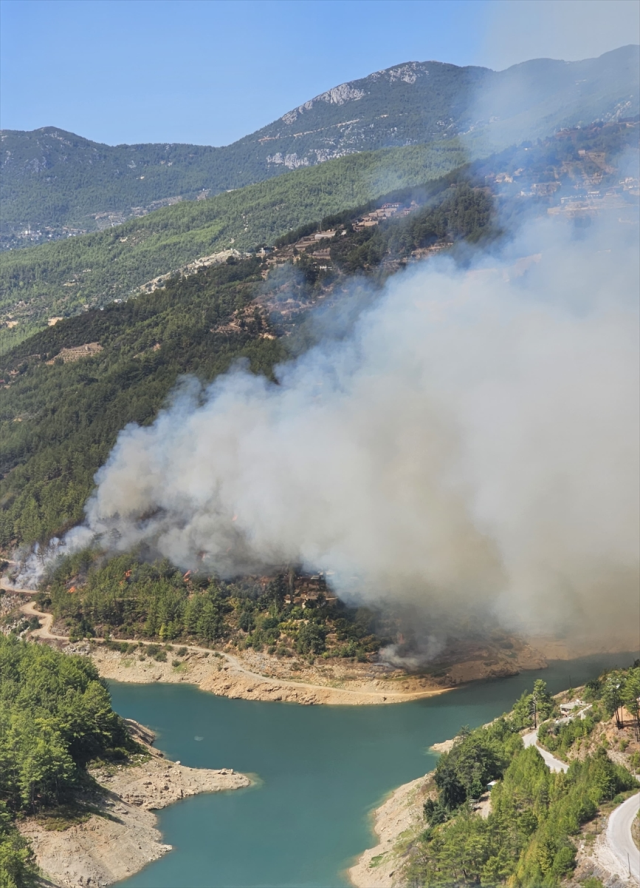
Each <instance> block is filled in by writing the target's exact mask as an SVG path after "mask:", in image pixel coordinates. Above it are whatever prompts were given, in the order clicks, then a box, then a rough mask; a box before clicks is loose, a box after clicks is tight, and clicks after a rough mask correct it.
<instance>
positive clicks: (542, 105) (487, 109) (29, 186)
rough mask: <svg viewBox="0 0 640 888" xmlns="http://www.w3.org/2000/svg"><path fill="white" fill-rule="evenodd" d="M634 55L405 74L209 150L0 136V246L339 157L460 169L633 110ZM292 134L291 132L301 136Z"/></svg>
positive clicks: (435, 66)
mask: <svg viewBox="0 0 640 888" xmlns="http://www.w3.org/2000/svg"><path fill="white" fill-rule="evenodd" d="M639 72H640V47H638V46H635V45H631V44H630V45H628V46H626V47H620V48H619V49H616V50H613V51H611V52H609V53H605V54H603V55H602V56H600V57H598V58H597V59H586V60H582V61H578V62H563V61H558V60H553V59H532V60H529V61H527V62H522V63H520V64H519V65H514V66H511V67H510V68H507V69H505V70H504V71H501V72H495V71H491V70H490V69H489V68H481V67H478V66H466V67H460V66H456V65H451V64H449V63H447V62H436V61H429V62H405V63H401V64H399V65H394V66H392V67H390V68H386V69H382V70H381V71H376V72H373V73H372V74H369V75H367V76H366V77H363V78H360V79H356V80H352V81H347V82H345V83H342V84H339V85H338V86H336V87H332V88H331V89H329V90H325V91H324V92H322V93H319V94H318V95H316V96H314V97H313V98H312V99H309V100H308V101H307V102H304V103H302V104H301V105H298V106H297V107H295V108H293V109H291V110H289V111H287V112H286V113H285V114H283V115H282V116H281V117H279V118H278V119H277V120H275V121H273V122H272V123H270V124H267V125H266V126H264V127H262V128H260V129H258V130H256V131H255V132H254V133H250V134H248V135H247V136H244V137H243V138H241V139H239V140H237V141H236V142H233V143H231V144H230V145H227V146H222V147H210V146H198V145H188V144H181V143H156V144H146V143H139V144H134V145H116V146H109V145H105V144H102V143H98V142H93V141H91V140H89V139H85V138H84V137H82V136H78V135H76V134H74V133H69V132H67V131H65V130H61V129H58V128H56V127H42V128H40V129H37V130H32V131H29V132H25V131H19V130H4V131H2V133H0V143H1V145H2V148H1V152H0V169H1V170H2V182H1V186H2V191H1V192H0V193H1V196H2V216H1V218H0V235H1V238H0V239H1V240H2V243H3V246H4V247H5V248H12V247H17V246H24V245H28V244H31V243H40V242H42V241H44V240H51V239H55V238H58V237H66V236H69V235H70V234H78V233H84V232H87V231H91V230H100V229H101V228H106V227H111V226H112V225H114V224H119V223H121V222H124V221H126V219H128V218H131V217H135V216H140V215H145V214H146V213H148V212H150V211H153V210H155V209H157V208H159V207H161V206H165V205H167V204H169V203H177V202H180V201H182V200H193V199H195V198H198V197H199V198H201V199H202V198H206V197H209V196H213V195H215V194H217V193H221V192H223V191H227V190H235V189H237V188H240V187H244V186H246V185H248V184H255V183H257V182H261V181H265V180H266V179H269V178H272V177H274V176H277V175H280V174H281V173H285V172H288V171H289V170H292V169H297V168H299V167H302V166H314V165H317V164H320V163H323V162H325V161H327V160H330V159H336V158H340V157H343V156H345V155H347V154H354V153H361V152H363V151H371V150H378V149H380V148H389V147H403V146H406V145H413V144H431V143H440V142H446V141H450V140H452V139H461V140H463V141H464V144H465V147H466V150H467V151H468V152H469V156H470V158H474V157H478V156H483V155H486V154H489V153H492V152H494V151H496V150H501V149H503V148H505V147H507V146H508V145H509V144H513V143H516V142H518V141H523V140H524V139H535V138H538V137H543V136H547V135H550V134H551V133H552V132H553V131H554V130H555V129H558V128H561V127H563V126H575V125H579V124H580V123H583V124H584V123H591V122H592V121H593V120H595V119H600V118H601V119H605V120H608V119H615V118H616V116H617V117H619V116H631V115H633V114H635V113H637V112H638V110H640V104H639V97H638V86H637V83H638V76H639ZM301 126H302V127H304V128H303V129H300V127H301Z"/></svg>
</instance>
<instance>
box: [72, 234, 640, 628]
mask: <svg viewBox="0 0 640 888" xmlns="http://www.w3.org/2000/svg"><path fill="white" fill-rule="evenodd" d="M620 228H621V231H620V233H616V234H615V237H614V240H613V246H611V244H609V245H607V247H606V249H603V233H602V231H600V230H599V229H598V228H597V226H593V227H592V228H591V230H590V233H589V234H588V235H587V236H583V237H582V239H578V240H577V239H575V238H574V237H573V235H572V232H571V230H570V228H569V227H568V226H565V225H562V224H560V223H555V224H553V225H552V224H551V223H550V222H549V223H544V224H541V223H539V224H537V225H536V226H535V227H534V228H533V229H529V230H528V231H527V232H526V234H523V235H522V236H521V237H520V239H519V242H518V243H516V244H514V245H512V248H511V250H510V253H509V255H505V256H503V257H502V258H501V259H497V258H495V257H494V258H490V259H487V258H486V257H485V258H484V260H483V261H482V262H480V261H479V262H478V263H476V265H475V266H474V267H472V268H471V269H468V268H467V269H464V270H462V269H459V268H456V267H455V266H454V264H453V263H452V262H450V261H447V260H440V261H437V262H436V261H433V260H431V261H429V262H428V263H426V264H422V265H417V266H414V267H413V268H412V269H410V270H409V271H407V272H406V273H403V274H401V275H398V276H396V277H394V278H393V279H392V280H390V282H389V284H388V285H387V287H386V289H385V290H384V292H383V293H382V295H381V296H380V297H379V298H378V299H377V300H376V301H375V302H374V304H373V305H372V306H371V307H370V308H369V309H368V310H366V311H365V312H364V313H362V314H361V315H360V317H359V320H358V321H357V322H356V324H355V325H354V327H353V330H352V332H351V333H350V335H349V336H348V337H347V338H346V339H345V338H341V339H330V338H328V339H325V340H324V341H323V342H322V343H321V344H319V345H317V346H316V347H314V348H313V349H312V350H311V351H309V352H307V353H306V354H304V355H303V356H302V357H300V358H298V359H297V360H295V361H292V362H290V363H287V364H284V365H283V366H281V367H280V368H279V369H278V371H277V379H278V382H277V383H272V382H270V381H268V380H266V379H265V378H263V377H258V376H253V375H251V374H250V373H249V372H248V371H247V370H246V369H245V368H243V367H237V368H235V369H234V370H232V371H231V372H229V373H227V374H226V375H224V376H223V377H220V378H218V379H217V380H216V381H215V382H214V383H213V384H211V385H210V386H208V387H206V388H203V387H201V386H200V384H199V383H197V382H196V381H195V380H185V381H183V382H182V384H181V385H180V386H179V387H178V389H177V390H176V392H175V393H174V395H173V397H172V400H171V402H170V404H169V405H168V406H167V407H166V409H165V410H163V411H162V413H161V414H160V415H159V416H158V418H157V420H156V421H155V422H154V423H153V425H151V426H149V427H145V428H141V427H138V426H136V425H131V426H128V427H127V428H125V429H124V430H123V431H122V432H121V433H120V435H119V437H118V441H117V444H116V446H115V447H114V449H113V452H112V453H111V455H110V457H109V460H108V462H107V463H106V465H105V466H103V468H101V469H100V471H99V472H98V474H97V476H96V481H97V489H96V492H95V494H94V495H93V496H92V498H91V499H90V501H89V502H88V504H87V507H86V526H85V527H84V528H82V529H76V531H75V532H74V534H75V539H79V540H80V542H81V543H82V544H85V543H86V540H87V537H88V536H90V535H93V536H96V537H98V538H99V539H100V540H101V541H102V543H103V544H105V543H106V544H108V545H109V546H111V547H112V548H114V549H126V548H129V547H131V546H133V545H135V544H137V543H140V542H145V543H148V544H150V545H151V546H152V547H153V548H154V550H155V551H157V552H159V553H161V554H162V555H165V556H167V557H169V558H170V559H171V560H172V561H173V562H174V563H176V564H177V565H180V566H182V567H184V568H193V567H201V568H202V569H203V570H206V571H208V572H216V573H218V574H219V575H221V576H232V575H235V574H238V573H242V572H244V571H254V570H257V569H260V568H263V567H264V566H268V565H280V564H283V563H298V564H302V565H304V566H305V567H307V568H310V569H314V570H330V571H332V572H333V574H332V582H333V585H334V587H335V588H336V590H337V591H338V593H339V594H341V595H342V596H343V597H345V598H347V599H350V600H358V601H364V602H370V603H376V602H386V603H393V602H397V604H398V606H404V605H407V606H410V607H416V606H418V607H419V608H420V609H422V610H423V612H424V613H425V614H427V615H428V614H429V613H430V612H431V611H433V612H434V613H435V612H440V613H442V612H445V613H452V614H465V613H467V614H468V613H469V610H470V609H475V610H477V609H478V608H480V609H481V610H484V611H485V612H486V613H488V614H495V615H499V616H500V618H501V620H502V622H503V624H505V625H506V626H508V627H511V628H512V627H517V628H527V629H528V630H529V631H538V630H539V631H547V630H549V629H550V628H555V629H558V628H562V629H564V630H567V628H568V627H570V626H572V625H575V626H576V627H580V629H581V630H582V629H584V628H585V627H588V626H591V627H594V626H595V627H597V628H598V630H599V631H602V632H604V631H605V630H606V629H611V630H615V629H616V628H617V627H618V626H626V627H628V626H629V625H634V622H633V621H634V620H635V621H636V623H635V625H637V619H638V617H637V612H638V607H639V605H638V571H639V568H638V564H639V553H638V547H639V544H638V539H639V503H638V491H639V476H638V465H639V440H638V427H639V415H638V414H639V408H638V405H639V401H640V399H639V391H638V388H639V376H640V371H639V354H638V314H637V296H638V261H637V260H638V257H637V248H636V247H635V246H634V244H633V243H622V242H621V241H622V238H623V230H624V226H620ZM523 255H530V256H532V258H531V259H529V260H528V261H524V262H522V261H521V262H519V263H516V262H515V257H517V256H523ZM74 547H75V543H74V538H73V537H72V538H71V539H68V540H67V541H65V545H64V549H66V550H67V551H68V550H69V548H74Z"/></svg>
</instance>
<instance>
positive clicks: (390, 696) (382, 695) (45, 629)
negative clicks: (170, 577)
mask: <svg viewBox="0 0 640 888" xmlns="http://www.w3.org/2000/svg"><path fill="white" fill-rule="evenodd" d="M0 586H1V587H2V588H3V589H5V590H6V591H7V592H14V593H16V594H18V595H28V596H34V595H37V594H38V590H37V589H20V588H16V587H14V586H11V585H10V584H9V582H8V580H7V578H6V577H2V578H0ZM20 612H21V613H22V614H24V616H25V617H27V618H29V617H37V618H38V620H40V624H41V625H40V628H39V629H33V630H32V631H31V633H30V637H31V638H34V639H40V640H47V641H69V636H68V635H56V634H54V633H53V632H52V631H51V629H52V626H53V614H50V613H46V612H44V611H40V610H38V608H37V606H36V603H35V601H27V602H26V603H25V604H23V605H22V606H21V607H20ZM92 640H93V641H98V642H100V641H104V639H103V638H94V639H92ZM117 640H118V641H119V642H128V643H129V644H138V645H145V646H146V645H151V644H157V642H153V641H142V640H141V639H139V638H118V639H117ZM183 646H184V647H186V648H187V650H188V651H190V652H193V653H205V654H210V653H211V649H210V648H204V647H198V646H197V645H181V647H183ZM218 653H219V654H220V656H221V657H223V658H224V659H225V660H226V661H227V663H228V664H229V666H230V667H232V669H233V671H234V672H235V673H238V674H240V675H242V676H244V677H246V678H249V679H251V681H252V682H254V683H261V682H264V683H267V684H273V683H274V682H276V683H277V684H278V686H282V687H289V688H295V689H296V690H298V689H307V690H311V691H323V692H324V691H329V690H336V691H337V692H338V693H339V694H341V695H342V694H344V695H346V696H347V698H350V697H353V699H354V700H355V699H356V698H362V697H363V696H367V697H373V698H379V702H380V703H405V702H407V703H408V702H409V701H411V700H420V699H423V698H425V697H432V696H434V695H435V694H440V693H445V692H446V691H447V690H448V688H443V689H441V690H440V689H437V690H429V691H417V692H411V691H405V692H403V691H400V692H398V691H395V692H394V691H388V690H387V689H386V688H385V689H384V690H377V689H372V688H368V689H363V688H335V689H334V688H332V687H331V686H330V685H315V684H311V683H308V682H302V681H294V680H292V679H286V678H274V677H273V676H267V675H262V674H260V673H259V672H254V671H253V670H251V669H248V668H247V667H246V666H245V665H244V664H243V662H242V661H241V660H240V659H239V658H238V657H234V656H233V655H232V654H228V653H226V652H225V651H218ZM356 702H357V701H356Z"/></svg>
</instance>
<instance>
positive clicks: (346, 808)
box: [110, 654, 637, 888]
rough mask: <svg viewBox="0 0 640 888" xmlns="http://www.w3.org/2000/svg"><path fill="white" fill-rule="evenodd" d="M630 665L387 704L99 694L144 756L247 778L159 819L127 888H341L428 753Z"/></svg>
mask: <svg viewBox="0 0 640 888" xmlns="http://www.w3.org/2000/svg"><path fill="white" fill-rule="evenodd" d="M636 656H637V654H615V655H598V656H594V657H585V658H582V659H579V660H572V661H568V662H560V661H557V662H554V663H552V664H551V665H550V666H549V668H548V669H545V670H541V671H539V672H525V673H522V674H521V675H516V676H513V677H512V678H506V679H500V680H497V681H492V682H484V683H478V684H473V685H470V686H468V687H466V688H461V689H459V690H455V691H452V692H450V693H447V694H443V695H441V696H438V697H432V698H430V699H426V700H421V701H417V702H413V703H405V704H400V705H388V706H298V705H296V704H291V703H289V704H287V703H259V702H253V701H247V700H228V699H227V698H225V697H215V696H213V695H212V694H207V693H203V692H202V691H199V690H197V689H196V688H194V687H192V686H189V685H174V684H172V685H169V684H165V685H163V684H154V685H132V684H121V683H117V682H110V689H111V694H112V698H113V706H114V708H115V709H116V710H117V712H119V713H120V714H121V715H123V716H125V717H127V718H134V719H136V720H137V721H139V722H141V723H142V724H145V725H148V726H149V727H151V728H152V729H153V730H154V731H156V732H157V735H158V739H157V741H156V746H157V747H158V748H159V749H161V750H162V751H163V752H165V753H166V755H167V756H168V757H169V758H171V759H173V760H180V761H181V762H182V764H184V765H189V766H191V767H197V768H234V769H235V770H236V771H243V772H245V773H252V774H256V775H258V777H259V778H260V783H259V784H258V785H257V786H255V787H252V788H251V789H247V790H240V791H237V792H229V793H216V794H209V795H201V796H196V797H194V798H190V799H187V800H185V801H183V802H180V803H177V804H175V805H172V806H171V807H170V808H166V809H165V810H163V811H160V812H159V820H160V829H161V830H162V833H163V836H164V840H165V841H166V842H167V843H168V844H170V845H172V846H173V847H174V850H173V851H172V852H171V853H169V854H167V855H166V856H165V857H163V858H162V859H161V860H158V861H156V862H155V863H152V864H150V865H149V866H148V867H147V868H146V869H145V870H143V871H142V872H140V873H137V874H136V875H134V876H132V877H131V878H129V879H127V880H126V881H124V882H121V883H119V884H120V886H126V888H267V886H273V888H343V886H345V885H347V884H348V882H347V880H346V877H345V875H344V871H345V868H346V867H347V866H349V864H350V862H351V861H352V860H353V858H354V857H355V856H357V855H358V854H360V853H361V852H362V851H363V850H364V849H365V848H367V847H370V846H371V845H372V843H373V836H372V833H371V824H370V819H369V816H368V815H369V814H370V812H371V811H372V809H373V808H375V807H376V806H377V805H378V804H379V803H380V801H381V799H382V798H383V796H384V795H385V794H386V793H388V792H389V791H390V790H392V789H394V788H395V787H396V786H399V785H400V784H401V783H406V782H408V781H409V780H413V779H415V778H416V777H420V776H421V775H422V774H425V773H426V772H427V771H429V770H431V769H432V768H433V767H434V766H435V764H436V756H434V755H432V754H430V753H429V752H428V748H429V746H431V744H432V743H437V742H439V741H442V740H446V739H447V738H449V737H453V736H454V735H455V734H456V733H457V731H458V730H459V729H460V727H461V726H462V725H469V726H470V727H472V728H473V727H477V726H478V725H481V724H483V723H485V722H487V721H490V720H491V719H493V718H495V717H496V716H498V715H500V714H501V713H502V712H505V711H506V710H508V709H510V707H511V706H512V704H513V702H514V701H515V700H516V699H517V697H518V696H519V695H520V694H521V693H522V691H523V690H524V689H525V688H532V686H533V682H534V680H535V679H536V678H543V679H544V680H545V681H546V682H547V683H548V686H549V689H550V690H551V692H552V693H556V692H557V691H560V690H562V689H564V688H567V687H570V686H572V685H574V686H576V685H580V684H583V683H584V682H586V681H588V680H589V679H591V678H594V677H595V676H597V675H598V674H599V673H600V672H601V671H602V670H603V669H605V668H611V667H613V666H617V665H618V666H625V665H628V664H630V663H631V662H632V661H633V659H634V658H635V657H636Z"/></svg>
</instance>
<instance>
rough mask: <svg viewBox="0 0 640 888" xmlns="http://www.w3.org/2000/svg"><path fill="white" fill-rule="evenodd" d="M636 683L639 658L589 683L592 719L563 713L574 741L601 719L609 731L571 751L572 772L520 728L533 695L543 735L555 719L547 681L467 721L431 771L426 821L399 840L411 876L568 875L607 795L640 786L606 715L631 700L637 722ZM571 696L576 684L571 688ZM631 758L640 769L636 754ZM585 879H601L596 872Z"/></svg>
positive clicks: (414, 879)
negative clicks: (560, 768) (501, 711)
mask: <svg viewBox="0 0 640 888" xmlns="http://www.w3.org/2000/svg"><path fill="white" fill-rule="evenodd" d="M639 691H640V661H636V663H635V664H634V666H633V667H631V668H629V669H626V670H614V671H612V672H610V673H605V674H604V675H602V676H601V677H600V678H599V679H596V680H594V681H592V682H590V683H589V685H587V687H586V689H585V691H584V693H583V697H584V701H583V702H582V707H583V708H584V706H585V703H588V704H590V705H589V717H588V719H586V720H583V719H581V718H580V717H579V715H577V714H576V715H574V717H573V718H567V717H564V720H563V722H564V726H563V727H562V728H561V730H564V731H568V732H573V734H574V742H575V741H576V740H577V741H578V743H577V744H576V746H577V747H578V746H579V745H580V741H581V739H582V738H583V737H584V738H587V737H588V736H589V734H590V733H591V732H594V728H595V727H596V726H598V727H601V729H602V730H601V733H600V736H599V742H594V743H587V742H585V743H584V745H583V746H582V747H581V749H574V750H572V752H574V753H575V755H572V756H571V758H570V766H569V769H568V771H567V773H566V774H565V773H553V772H551V771H550V770H549V768H548V766H547V765H546V764H545V762H544V760H543V758H542V756H541V755H540V753H539V751H538V750H537V749H536V747H535V746H529V747H528V748H524V746H523V742H522V737H521V732H522V731H523V730H527V729H531V728H532V727H533V715H532V713H533V710H534V703H535V708H536V710H537V713H538V718H539V719H540V720H542V721H543V725H542V727H541V729H540V736H541V738H546V737H548V735H549V733H550V732H552V731H553V730H554V729H557V728H558V725H557V719H558V718H559V717H560V715H561V712H560V709H559V706H558V701H557V700H555V699H553V698H551V697H550V696H549V694H548V693H547V690H546V685H545V683H544V682H543V681H537V682H536V683H535V686H534V689H533V692H532V693H528V692H525V693H524V694H523V695H522V697H521V698H520V700H518V701H517V703H516V705H515V706H514V708H513V709H512V711H511V712H510V713H508V714H507V715H505V716H503V717H502V718H500V719H498V720H496V721H495V722H493V723H492V724H491V725H489V726H487V727H483V728H478V729H477V730H475V731H469V730H468V729H467V730H465V729H463V730H462V732H461V734H460V735H459V736H458V738H457V739H456V742H455V744H454V746H453V748H452V749H451V751H450V752H448V753H445V754H444V755H442V757H441V758H440V760H439V762H438V767H437V768H436V770H435V773H434V775H433V782H432V784H431V789H430V791H429V793H428V796H429V797H428V798H427V800H426V803H425V805H424V818H425V823H424V826H425V829H424V830H423V831H422V832H421V833H420V834H419V835H418V836H417V838H416V839H415V840H413V841H410V842H407V843H406V844H405V845H404V847H403V849H402V851H403V855H402V856H403V858H404V860H405V865H404V879H405V882H406V884H407V885H409V886H411V888H429V886H436V885H460V884H464V885H516V886H522V888H530V886H542V885H544V886H547V888H555V886H559V885H560V884H565V883H566V880H568V879H570V878H571V876H572V874H573V872H574V870H575V867H576V858H577V851H578V847H579V845H580V844H581V843H580V840H581V839H585V838H588V836H589V835H591V836H592V838H595V834H594V833H593V830H591V831H590V826H591V824H592V823H593V821H595V820H596V818H597V816H598V815H599V814H600V813H601V812H602V810H603V809H604V810H605V811H606V810H610V808H611V805H610V803H612V802H613V804H619V803H620V802H622V801H623V799H624V798H625V795H624V794H625V793H628V792H629V791H634V790H635V791H637V790H638V788H639V784H638V780H637V779H636V778H635V777H634V776H632V774H631V773H630V771H629V770H628V769H627V768H626V767H625V766H623V765H621V764H617V763H616V762H615V761H613V760H612V759H613V758H614V757H615V756H619V754H618V753H617V752H616V753H613V755H611V756H610V755H609V754H608V752H607V750H608V748H609V746H610V741H609V740H608V739H607V734H606V729H607V723H608V722H609V720H610V719H611V717H612V716H614V720H615V719H617V718H619V712H620V707H622V706H624V705H625V704H626V706H627V709H628V714H630V715H632V716H633V718H634V720H635V722H636V726H637V713H638V705H637V700H636V697H637V695H638V692H639ZM574 695H575V692H574V691H569V692H567V694H566V695H565V696H566V697H568V698H569V699H572V697H573V696H574ZM569 708H570V707H569ZM579 708H580V707H578V709H579ZM576 712H577V711H576ZM627 725H628V728H627V730H625V731H620V728H618V730H617V731H616V729H615V728H614V729H613V730H614V732H615V733H616V734H619V735H620V741H619V742H620V743H623V745H624V748H625V750H626V749H629V742H630V741H629V738H630V737H632V736H633V725H632V723H631V722H630V721H627ZM543 728H544V730H543ZM636 729H637V728H636ZM542 742H546V741H545V740H544V739H543V740H542ZM616 745H617V744H616ZM635 745H636V746H637V743H636V744H635ZM634 756H635V758H634ZM625 758H626V760H627V761H628V762H629V764H630V765H631V766H632V767H633V766H634V763H635V770H636V771H638V770H640V760H638V761H636V759H640V754H639V753H637V752H635V753H633V754H632V755H629V756H626V757H625ZM489 793H490V796H489ZM479 800H481V801H479ZM482 812H483V813H482ZM583 878H584V877H583ZM581 883H582V884H584V885H587V884H590V885H592V886H593V888H596V885H598V884H599V885H602V882H599V880H598V879H595V878H593V877H591V878H590V879H587V881H582V879H581Z"/></svg>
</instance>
